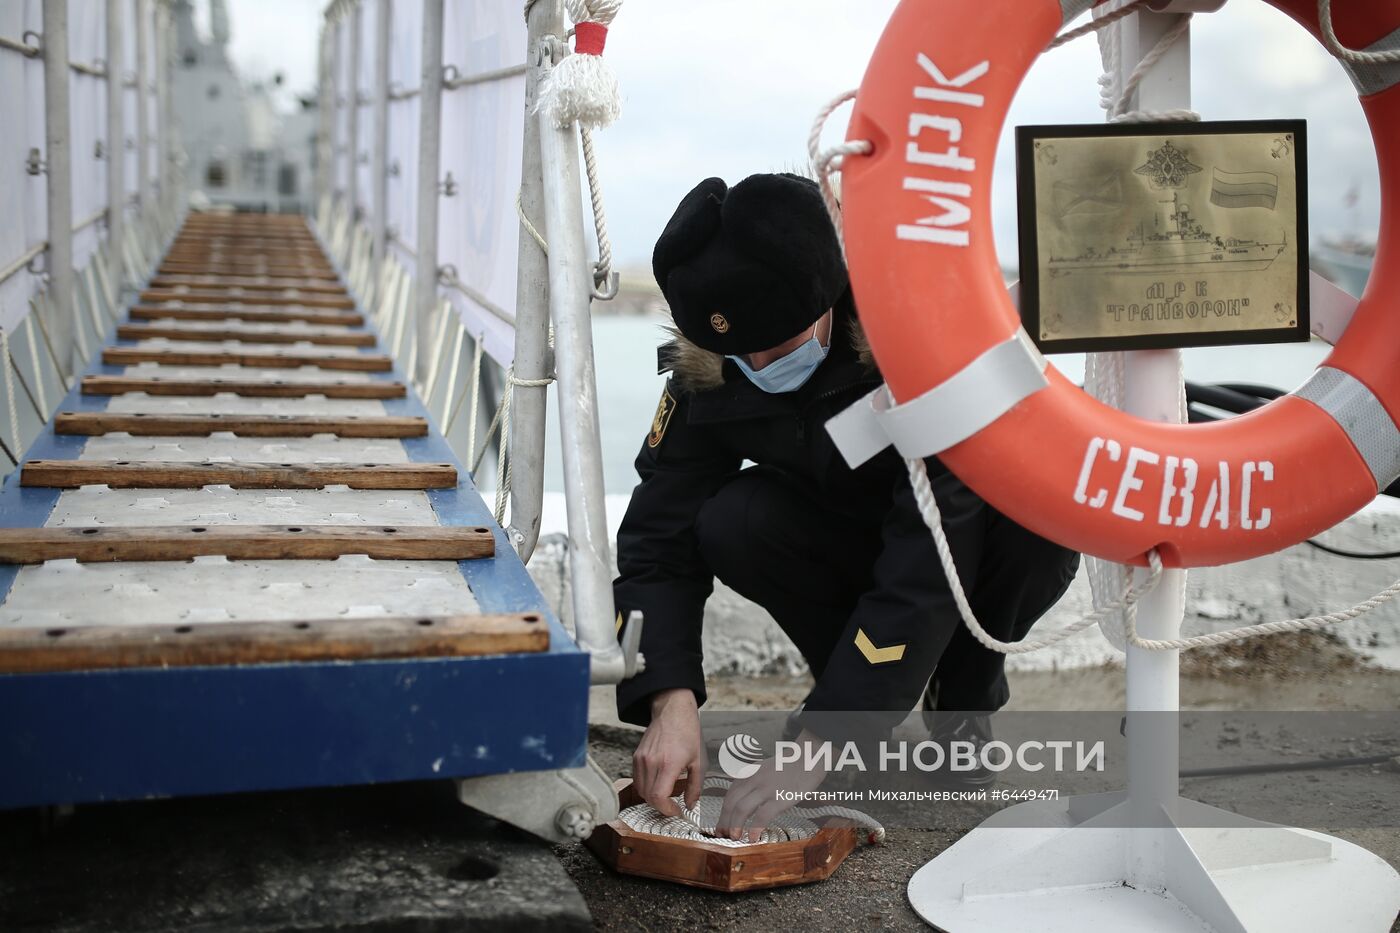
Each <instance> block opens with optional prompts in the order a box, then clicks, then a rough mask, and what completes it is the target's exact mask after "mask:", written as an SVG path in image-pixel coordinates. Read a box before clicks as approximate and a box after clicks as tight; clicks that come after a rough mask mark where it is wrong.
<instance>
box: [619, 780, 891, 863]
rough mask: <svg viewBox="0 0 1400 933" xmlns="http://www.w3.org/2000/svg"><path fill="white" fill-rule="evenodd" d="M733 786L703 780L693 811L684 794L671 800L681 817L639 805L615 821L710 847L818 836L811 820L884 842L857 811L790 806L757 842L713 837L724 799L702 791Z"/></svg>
mask: <svg viewBox="0 0 1400 933" xmlns="http://www.w3.org/2000/svg"><path fill="white" fill-rule="evenodd" d="M732 783H733V782H732V781H730V780H729V779H728V778H722V777H719V776H717V775H712V776H710V777H707V778H705V783H704V785H703V786H702V788H701V797H700V799H699V800H698V801H696V803H695V809H694V810H691V809H690V808H688V807H687V806H686V805H685V796H684V795H681V796H677V797H672V798H671V799H672V800H673V801H675V803H676V806H677V808H679V810H680V813H681V815H680V816H663V815H662V814H661V813H660V811H658V810H657V809H656V808H654V807H653V806H651V804H646V803H639V804H635V805H633V806H630V807H627V808H625V809H624V810H623V811H622V812H621V813H619V814H618V819H619V820H621V821H622V822H623V823H624V824H625V825H626V826H628V827H630V828H632V829H635V830H637V831H638V832H642V833H650V834H651V835H653V836H670V837H672V838H674V839H686V840H690V841H693V842H708V843H710V844H712V845H720V846H727V847H730V848H741V847H743V846H749V845H765V844H767V843H770V842H791V841H793V840H801V839H810V838H812V837H813V836H815V835H816V834H817V830H818V829H819V828H820V827H819V826H818V825H817V824H816V823H815V822H814V820H823V819H842V820H850V821H851V822H852V823H855V824H856V826H858V827H859V828H860V829H861V830H862V831H863V832H864V839H865V841H866V842H867V843H870V844H875V843H880V842H884V841H885V827H884V826H882V825H880V823H879V821H878V820H876V819H874V818H873V817H871V816H870V815H868V814H865V813H862V812H860V811H859V810H853V809H851V808H850V807H839V806H826V807H793V808H792V809H790V810H786V811H784V812H783V813H780V814H779V815H778V816H777V817H775V818H774V819H773V821H772V822H771V823H770V824H769V825H768V826H767V827H765V828H764V830H763V832H762V834H760V836H759V838H758V842H756V843H754V842H745V841H743V840H740V839H730V838H728V837H725V836H717V835H715V824H716V823H717V822H718V821H719V815H720V811H721V808H722V807H723V805H724V798H723V797H714V796H711V797H706V796H704V791H707V790H715V789H719V790H728V789H729V786H730V784H732Z"/></svg>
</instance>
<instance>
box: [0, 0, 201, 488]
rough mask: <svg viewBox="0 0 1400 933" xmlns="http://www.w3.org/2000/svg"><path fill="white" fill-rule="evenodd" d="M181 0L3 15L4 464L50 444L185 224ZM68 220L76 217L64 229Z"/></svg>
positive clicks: (61, 5) (60, 0) (4, 10)
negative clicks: (175, 14) (177, 39)
mask: <svg viewBox="0 0 1400 933" xmlns="http://www.w3.org/2000/svg"><path fill="white" fill-rule="evenodd" d="M172 38H173V23H172V18H171V4H170V3H169V2H167V0H102V2H99V0H43V3H42V4H36V3H5V4H0V88H4V93H3V94H0V126H3V127H5V134H4V135H5V141H4V142H3V143H0V216H3V217H4V218H5V223H4V224H0V369H2V370H3V373H4V378H3V379H0V395H2V396H3V398H4V400H5V402H4V407H3V408H0V454H3V459H0V464H3V466H4V468H5V471H6V472H10V471H11V470H13V469H14V467H15V466H17V465H18V463H19V462H20V460H22V459H23V456H24V451H25V450H26V449H27V448H28V447H29V445H30V444H31V443H32V442H33V441H34V438H35V437H36V436H37V435H38V434H39V432H40V431H41V430H42V429H43V427H44V425H45V424H46V423H47V422H48V420H49V418H50V417H51V416H52V415H53V412H54V410H55V409H56V408H57V407H58V405H59V403H60V402H61V401H62V399H63V397H64V395H65V394H67V392H68V391H69V389H70V388H71V387H72V386H73V384H74V382H75V380H76V379H77V378H78V376H79V374H81V372H82V371H83V369H84V368H85V367H86V366H87V365H88V363H89V361H90V359H91V357H92V355H93V354H94V353H95V352H96V351H97V349H98V348H99V347H100V346H102V343H103V341H104V338H105V337H106V335H107V333H108V331H109V330H110V329H111V327H112V325H113V324H114V323H115V322H116V319H117V315H118V313H119V311H120V310H121V308H122V307H123V296H124V295H125V294H126V293H127V290H128V289H131V288H134V287H136V286H139V285H141V284H143V283H144V282H145V281H146V280H147V278H148V277H149V276H150V274H151V272H152V270H153V268H154V266H155V262H156V260H157V259H158V257H159V256H160V254H161V253H162V252H163V250H164V246H165V244H166V242H167V241H168V239H169V237H170V236H171V234H172V232H173V231H174V229H175V228H176V226H177V220H178V218H179V216H180V215H181V213H182V212H183V210H184V203H183V194H182V192H183V179H182V172H181V171H180V155H179V153H180V147H179V143H178V141H177V139H176V138H175V135H174V132H173V120H172V119H171V109H170V108H171V103H170V74H171V54H172V49H173V41H172ZM59 218H66V221H60V220H59Z"/></svg>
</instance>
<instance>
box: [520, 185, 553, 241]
mask: <svg viewBox="0 0 1400 933" xmlns="http://www.w3.org/2000/svg"><path fill="white" fill-rule="evenodd" d="M521 194H522V192H520V191H519V190H517V191H516V192H515V215H516V216H517V217H519V218H520V226H522V227H524V228H525V232H526V233H528V234H530V238H531V239H533V240H534V241H535V242H536V243H538V244H540V249H541V250H543V251H544V254H545V255H546V256H548V255H549V244H548V243H546V242H545V241H544V236H543V235H542V234H541V233H540V232H539V231H538V230H536V229H535V225H534V224H532V223H530V218H528V217H526V216H525V205H524V204H523V203H521V200H520V199H521Z"/></svg>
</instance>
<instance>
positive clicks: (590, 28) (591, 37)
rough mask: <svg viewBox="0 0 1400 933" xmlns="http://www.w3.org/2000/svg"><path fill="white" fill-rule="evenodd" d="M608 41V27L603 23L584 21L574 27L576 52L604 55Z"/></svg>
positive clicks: (579, 53)
mask: <svg viewBox="0 0 1400 933" xmlns="http://www.w3.org/2000/svg"><path fill="white" fill-rule="evenodd" d="M607 43H608V27H606V26H604V25H603V24H602V23H590V22H582V23H579V24H578V25H577V26H575V27H574V52H575V53H576V54H578V55H602V54H603V46H605V45H607Z"/></svg>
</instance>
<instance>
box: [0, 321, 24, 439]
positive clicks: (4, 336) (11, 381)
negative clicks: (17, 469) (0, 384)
mask: <svg viewBox="0 0 1400 933" xmlns="http://www.w3.org/2000/svg"><path fill="white" fill-rule="evenodd" d="M0 354H3V355H4V357H5V359H4V360H3V362H0V365H3V366H4V367H5V402H6V403H7V404H8V405H9V409H10V437H11V438H12V439H13V441H14V452H15V456H16V457H18V456H20V455H21V454H23V453H24V448H23V445H22V444H21V442H20V438H19V408H18V407H16V405H15V361H14V358H13V357H11V356H10V332H9V331H8V330H5V329H4V328H0Z"/></svg>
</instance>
